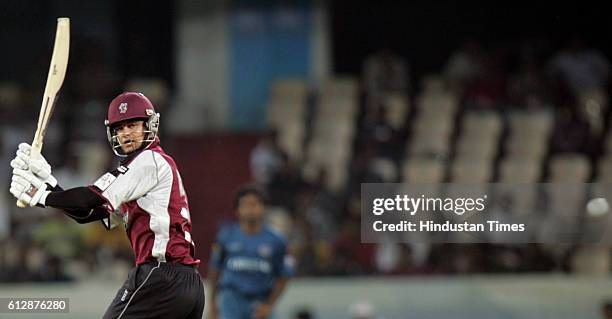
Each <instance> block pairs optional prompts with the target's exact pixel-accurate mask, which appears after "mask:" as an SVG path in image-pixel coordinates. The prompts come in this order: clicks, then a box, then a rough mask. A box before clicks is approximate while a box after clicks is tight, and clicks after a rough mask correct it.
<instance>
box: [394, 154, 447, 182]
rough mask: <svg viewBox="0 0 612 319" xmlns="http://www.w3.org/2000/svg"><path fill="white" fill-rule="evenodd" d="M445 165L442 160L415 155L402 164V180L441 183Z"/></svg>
mask: <svg viewBox="0 0 612 319" xmlns="http://www.w3.org/2000/svg"><path fill="white" fill-rule="evenodd" d="M444 171H445V167H444V163H443V162H442V161H437V160H431V159H428V158H421V157H413V158H409V159H407V160H406V161H405V162H404V165H403V166H402V180H403V181H404V182H407V183H441V182H442V181H444V173H445V172H444Z"/></svg>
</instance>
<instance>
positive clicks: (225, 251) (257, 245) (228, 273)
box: [210, 224, 293, 296]
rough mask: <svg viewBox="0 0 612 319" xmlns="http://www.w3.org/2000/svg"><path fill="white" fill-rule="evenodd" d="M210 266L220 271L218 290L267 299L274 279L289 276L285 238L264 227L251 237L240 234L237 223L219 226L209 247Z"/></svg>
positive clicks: (290, 271) (291, 272)
mask: <svg viewBox="0 0 612 319" xmlns="http://www.w3.org/2000/svg"><path fill="white" fill-rule="evenodd" d="M210 267H211V269H214V270H217V271H220V272H221V278H220V281H219V285H220V288H222V289H224V288H229V289H234V290H237V291H238V292H240V293H242V294H245V295H249V296H267V295H268V294H269V293H270V290H271V289H272V286H273V285H274V282H275V280H276V279H277V278H279V277H287V276H291V275H292V274H293V262H292V261H291V258H290V257H288V256H287V243H286V242H285V239H284V238H283V237H281V235H280V234H278V233H276V232H275V231H273V230H271V229H270V228H269V227H267V226H264V227H263V228H262V231H261V232H259V233H258V234H254V235H247V234H245V233H243V232H242V230H241V229H240V225H238V224H233V225H230V226H227V227H223V228H222V229H221V230H220V231H219V233H218V234H217V239H216V242H215V244H214V245H213V249H212V256H211V259H210Z"/></svg>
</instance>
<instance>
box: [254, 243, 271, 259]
mask: <svg viewBox="0 0 612 319" xmlns="http://www.w3.org/2000/svg"><path fill="white" fill-rule="evenodd" d="M257 253H258V254H259V256H261V257H263V258H268V257H270V255H272V247H270V245H266V244H263V245H259V247H257Z"/></svg>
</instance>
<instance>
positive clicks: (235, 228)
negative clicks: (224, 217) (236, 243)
mask: <svg viewBox="0 0 612 319" xmlns="http://www.w3.org/2000/svg"><path fill="white" fill-rule="evenodd" d="M217 233H218V235H217V237H219V239H221V240H226V239H228V238H231V237H234V236H236V235H237V234H238V233H240V226H239V225H238V224H228V225H223V226H221V228H219V231H218V232H217Z"/></svg>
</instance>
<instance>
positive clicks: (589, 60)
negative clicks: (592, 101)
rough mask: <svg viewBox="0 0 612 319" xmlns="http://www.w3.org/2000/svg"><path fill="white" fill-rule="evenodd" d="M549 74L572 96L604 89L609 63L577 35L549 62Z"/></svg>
mask: <svg viewBox="0 0 612 319" xmlns="http://www.w3.org/2000/svg"><path fill="white" fill-rule="evenodd" d="M549 68H550V72H551V73H552V75H553V77H554V79H555V80H557V81H560V84H561V85H562V87H565V88H567V89H569V90H571V93H573V94H574V96H578V95H579V94H580V93H581V92H585V91H588V90H593V89H599V88H605V87H606V86H607V83H608V80H609V77H610V62H609V61H608V60H607V59H606V57H605V55H604V54H603V53H601V52H600V51H599V50H596V49H594V48H590V47H588V46H587V45H586V44H585V42H584V40H583V39H582V38H581V37H580V36H577V35H574V36H572V37H571V39H570V40H569V42H568V43H567V45H566V47H565V48H563V49H562V50H561V51H560V52H559V53H557V54H556V55H555V56H554V57H553V58H552V60H551V62H550V65H549Z"/></svg>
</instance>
